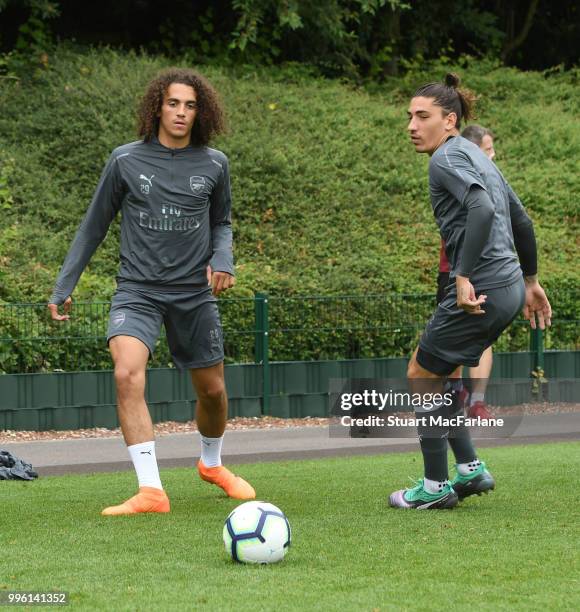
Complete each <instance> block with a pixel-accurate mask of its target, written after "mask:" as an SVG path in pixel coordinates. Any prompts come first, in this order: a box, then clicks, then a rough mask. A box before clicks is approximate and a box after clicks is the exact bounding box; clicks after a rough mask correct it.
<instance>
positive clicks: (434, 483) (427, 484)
mask: <svg viewBox="0 0 580 612" xmlns="http://www.w3.org/2000/svg"><path fill="white" fill-rule="evenodd" d="M448 482H449V481H448V480H441V481H439V480H429V479H428V478H424V479H423V488H424V489H425V491H427V493H441V491H442V490H443V487H444V486H445V485H446V484H447V483H448Z"/></svg>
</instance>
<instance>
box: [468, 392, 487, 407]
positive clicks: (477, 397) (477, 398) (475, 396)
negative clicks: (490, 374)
mask: <svg viewBox="0 0 580 612" xmlns="http://www.w3.org/2000/svg"><path fill="white" fill-rule="evenodd" d="M484 397H485V393H472V394H471V397H470V398H469V405H470V406H473V404H475V402H483V398H484Z"/></svg>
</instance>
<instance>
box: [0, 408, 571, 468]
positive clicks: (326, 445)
mask: <svg viewBox="0 0 580 612" xmlns="http://www.w3.org/2000/svg"><path fill="white" fill-rule="evenodd" d="M409 433H410V434H411V432H409ZM572 440H580V413H560V414H550V415H547V414H542V415H534V416H531V415H530V416H525V417H523V420H522V422H521V424H520V425H519V426H518V428H517V430H516V431H515V433H514V434H513V435H512V436H511V437H509V438H494V439H483V438H482V439H480V440H477V446H479V447H489V446H507V445H513V444H531V443H541V442H553V441H572ZM0 448H2V449H4V450H8V451H10V452H11V453H13V454H14V455H16V456H17V457H20V458H21V459H24V460H25V461H28V462H29V463H32V465H33V466H34V468H35V469H36V470H37V471H38V472H39V474H40V475H42V476H53V475H62V474H73V473H91V472H112V471H120V470H129V469H132V464H131V463H130V461H129V460H128V454H127V449H126V447H125V444H124V443H123V440H122V438H121V437H117V438H85V439H75V440H40V441H33V442H7V443H0ZM156 450H157V458H158V460H159V465H160V466H161V467H181V466H189V465H192V462H193V459H194V458H197V457H198V456H199V435H198V434H197V433H181V434H172V435H167V436H160V437H158V438H157V445H156ZM415 450H418V443H417V440H416V438H415V436H414V435H412V437H406V438H389V439H385V438H361V439H353V438H347V437H344V438H343V437H330V436H329V429H328V427H294V428H287V429H286V428H279V429H248V430H242V431H228V432H226V437H225V440H224V446H223V455H224V457H223V459H224V463H228V464H236V463H253V462H261V461H281V460H294V459H312V458H318V457H338V456H348V455H374V454H380V453H389V452H404V451H415Z"/></svg>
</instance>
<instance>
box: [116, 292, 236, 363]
mask: <svg viewBox="0 0 580 612" xmlns="http://www.w3.org/2000/svg"><path fill="white" fill-rule="evenodd" d="M162 324H164V325H165V331H166V334H167V343H168V345H169V350H170V351H171V356H172V358H173V363H174V364H175V365H176V367H178V368H181V369H189V368H207V367H210V366H212V365H216V364H218V363H220V362H222V361H223V359H224V349H223V337H222V326H221V322H220V316H219V312H218V307H217V301H216V299H215V297H214V296H213V295H212V293H211V289H210V288H209V287H207V286H205V285H203V286H200V287H199V288H195V289H193V290H191V289H190V290H189V291H175V292H167V291H164V290H163V287H155V288H153V289H143V288H142V287H133V286H128V285H125V284H123V285H119V286H118V288H117V291H116V292H115V295H114V296H113V300H112V303H111V311H110V314H109V328H108V332H107V342H108V341H109V340H110V339H111V338H114V337H115V336H133V337H134V338H138V339H139V340H141V342H143V344H145V346H146V347H147V348H148V349H149V353H150V354H151V355H152V354H153V351H154V349H155V343H156V342H157V338H158V337H159V332H160V330H161V325H162Z"/></svg>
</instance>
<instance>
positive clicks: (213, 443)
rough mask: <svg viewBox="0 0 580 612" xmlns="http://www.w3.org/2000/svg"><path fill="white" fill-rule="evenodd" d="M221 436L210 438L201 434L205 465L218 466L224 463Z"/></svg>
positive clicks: (222, 438) (202, 455) (202, 457)
mask: <svg viewBox="0 0 580 612" xmlns="http://www.w3.org/2000/svg"><path fill="white" fill-rule="evenodd" d="M223 441H224V437H223V436H221V438H208V437H207V436H203V435H202V436H201V461H202V463H203V464H204V465H205V467H218V466H219V465H221V464H222V442H223Z"/></svg>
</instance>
